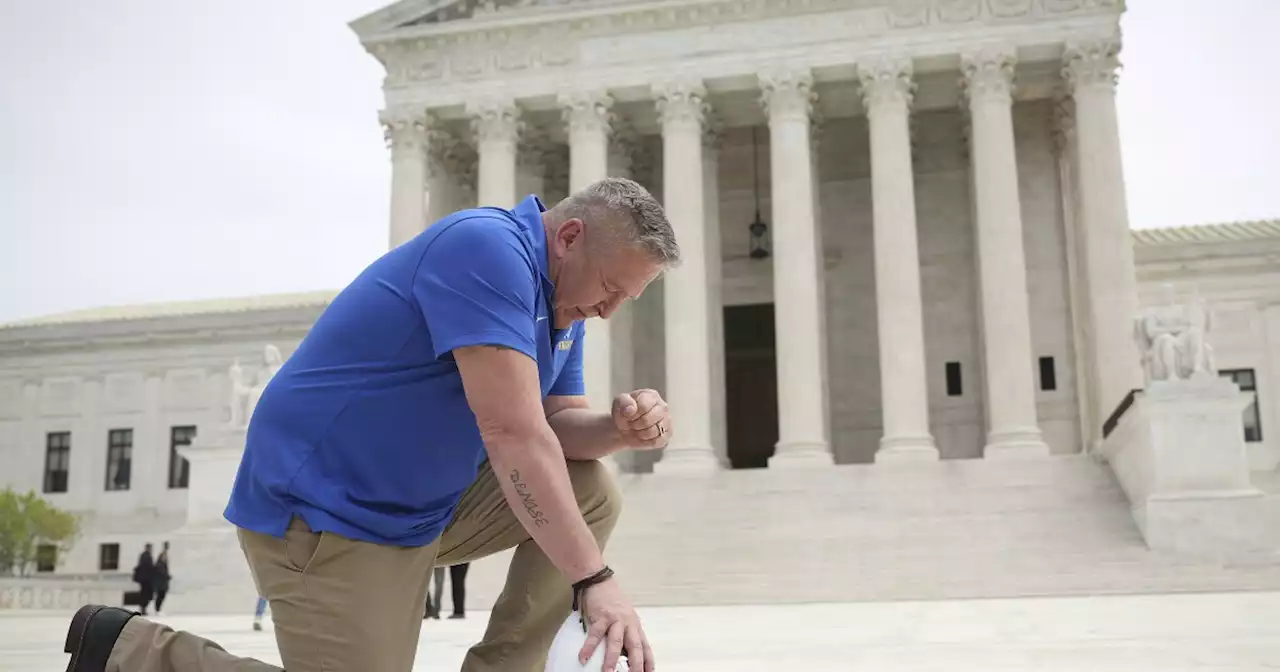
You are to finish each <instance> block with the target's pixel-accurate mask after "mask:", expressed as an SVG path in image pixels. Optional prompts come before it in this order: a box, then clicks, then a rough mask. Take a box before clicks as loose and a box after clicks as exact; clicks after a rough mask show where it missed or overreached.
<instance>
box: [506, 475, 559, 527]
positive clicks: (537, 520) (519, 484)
mask: <svg viewBox="0 0 1280 672" xmlns="http://www.w3.org/2000/svg"><path fill="white" fill-rule="evenodd" d="M511 484H512V485H514V486H515V488H516V494H517V495H519V496H520V501H522V502H524V510H525V511H526V512H527V513H528V514H529V517H530V518H532V519H533V524H534V525H537V526H538V527H542V526H543V525H546V524H547V523H549V522H551V521H549V520H547V516H546V514H544V513H543V512H542V510H541V509H539V508H538V502H536V501H534V499H533V495H531V494H529V485H528V484H527V483H525V482H524V481H522V480H520V472H519V470H516V469H512V470H511Z"/></svg>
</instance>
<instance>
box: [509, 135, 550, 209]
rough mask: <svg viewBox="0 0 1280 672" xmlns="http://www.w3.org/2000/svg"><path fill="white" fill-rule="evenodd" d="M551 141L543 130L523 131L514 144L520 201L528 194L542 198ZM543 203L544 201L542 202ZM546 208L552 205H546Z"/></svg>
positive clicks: (545, 183) (516, 196)
mask: <svg viewBox="0 0 1280 672" xmlns="http://www.w3.org/2000/svg"><path fill="white" fill-rule="evenodd" d="M550 154H551V140H550V138H549V137H548V135H547V133H546V132H545V131H544V130H543V129H529V128H526V129H524V131H523V132H521V133H520V139H519V141H518V142H517V143H516V190H515V198H516V200H517V201H518V200H520V199H522V198H524V197H525V196H527V195H529V194H536V195H537V196H538V197H539V198H544V193H545V192H546V187H547V158H548V156H549V155H550ZM544 203H545V201H544ZM547 205H548V207H550V206H551V205H554V203H548V204H547Z"/></svg>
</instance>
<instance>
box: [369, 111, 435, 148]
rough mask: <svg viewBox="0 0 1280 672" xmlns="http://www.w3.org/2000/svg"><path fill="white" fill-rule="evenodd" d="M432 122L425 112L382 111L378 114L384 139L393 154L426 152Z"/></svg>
mask: <svg viewBox="0 0 1280 672" xmlns="http://www.w3.org/2000/svg"><path fill="white" fill-rule="evenodd" d="M432 121H433V120H432V119H431V118H430V116H429V115H427V114H426V113H425V112H411V111H408V110H382V111H381V112H379V113H378V123H380V124H381V125H382V139H383V141H385V142H386V144H387V148H388V149H390V150H391V153H392V154H399V153H401V152H420V153H421V152H426V150H427V139H428V138H427V136H428V130H429V128H430V127H431V126H432V123H431V122H432Z"/></svg>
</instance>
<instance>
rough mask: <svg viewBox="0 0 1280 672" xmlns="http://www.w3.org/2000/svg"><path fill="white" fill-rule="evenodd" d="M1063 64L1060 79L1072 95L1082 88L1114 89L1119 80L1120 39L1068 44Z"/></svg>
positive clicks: (1064, 52) (1063, 55)
mask: <svg viewBox="0 0 1280 672" xmlns="http://www.w3.org/2000/svg"><path fill="white" fill-rule="evenodd" d="M1062 62H1063V65H1062V78H1063V80H1065V81H1066V83H1067V90H1068V91H1069V92H1070V93H1072V94H1073V95H1074V94H1075V92H1076V90H1078V89H1079V88H1081V87H1091V86H1101V87H1106V88H1108V89H1114V88H1115V85H1116V81H1117V80H1118V79H1119V74H1118V70H1119V68H1120V40H1118V39H1114V38H1108V39H1102V40H1089V41H1079V42H1068V43H1067V46H1066V50H1065V51H1063V54H1062Z"/></svg>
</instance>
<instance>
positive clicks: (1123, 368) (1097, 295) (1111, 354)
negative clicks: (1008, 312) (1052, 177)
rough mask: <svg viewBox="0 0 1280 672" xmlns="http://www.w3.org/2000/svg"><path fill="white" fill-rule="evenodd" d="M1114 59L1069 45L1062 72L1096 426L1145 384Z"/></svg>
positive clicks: (1110, 48) (1103, 48)
mask: <svg viewBox="0 0 1280 672" xmlns="http://www.w3.org/2000/svg"><path fill="white" fill-rule="evenodd" d="M1118 55H1119V43H1118V42H1117V41H1113V40H1104V41H1098V42H1088V43H1077V44H1069V45H1067V50H1066V53H1065V60H1066V63H1065V66H1064V68H1063V76H1064V78H1065V79H1066V82H1067V86H1068V88H1069V90H1070V92H1071V94H1072V96H1073V97H1074V98H1075V141H1076V158H1077V161H1078V164H1077V166H1076V171H1077V175H1078V184H1077V185H1076V188H1077V190H1078V194H1077V195H1078V199H1079V206H1080V208H1079V212H1078V216H1079V218H1080V228H1079V230H1080V231H1081V232H1082V236H1081V237H1082V238H1083V240H1082V241H1081V242H1082V243H1083V245H1082V249H1083V250H1084V255H1083V256H1084V264H1083V266H1084V267H1085V269H1086V277H1087V285H1086V286H1087V287H1088V293H1089V303H1090V317H1091V320H1090V323H1091V326H1092V327H1093V330H1094V331H1093V339H1092V344H1091V345H1092V346H1093V357H1094V366H1095V371H1096V379H1097V386H1098V400H1097V401H1098V403H1097V406H1096V408H1097V409H1098V416H1097V421H1098V422H1104V421H1105V420H1106V418H1107V417H1108V416H1109V415H1111V413H1112V412H1113V411H1114V410H1115V409H1116V407H1117V406H1119V404H1120V402H1121V401H1122V400H1123V399H1124V397H1125V395H1127V394H1128V393H1129V391H1130V390H1134V389H1138V388H1141V387H1142V385H1143V378H1142V369H1141V366H1140V358H1139V353H1138V350H1137V346H1136V345H1135V344H1134V341H1133V326H1132V325H1133V320H1134V319H1135V318H1136V317H1137V313H1138V290H1137V278H1136V272H1135V270H1134V261H1133V241H1132V239H1131V237H1130V236H1131V234H1130V233H1129V215H1128V204H1127V202H1126V197H1125V189H1124V167H1123V165H1122V162H1121V158H1120V131H1119V128H1118V126H1117V123H1116V89H1115V87H1116V68H1117V67H1118V66H1119V59H1118Z"/></svg>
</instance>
